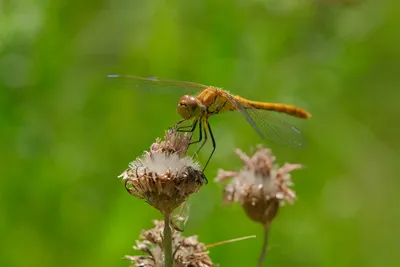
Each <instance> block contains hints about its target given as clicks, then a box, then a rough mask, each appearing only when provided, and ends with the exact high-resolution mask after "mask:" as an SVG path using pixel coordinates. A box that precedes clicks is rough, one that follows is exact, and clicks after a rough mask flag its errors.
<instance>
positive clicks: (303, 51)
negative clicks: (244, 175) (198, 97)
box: [0, 0, 400, 267]
mask: <svg viewBox="0 0 400 267" xmlns="http://www.w3.org/2000/svg"><path fill="white" fill-rule="evenodd" d="M399 18H400V3H399V2H398V1H394V0H393V1H373V0H366V1H363V0H359V1H357V0H353V1H351V0H348V1H345V0H237V1H214V0H207V1H149V0H148V1H129V0H117V1H107V0H103V1H91V0H89V1H33V0H25V1H0V127H1V130H0V149H1V156H0V157H1V158H0V175H1V180H0V188H1V191H0V237H1V250H0V266H2V267H3V266H4V267H8V266H129V262H128V261H125V260H122V257H123V256H124V255H126V254H130V255H132V254H133V253H134V252H133V251H132V249H131V246H132V245H134V243H135V239H136V238H137V237H138V236H139V234H140V231H141V229H148V228H150V227H152V223H151V220H152V219H154V218H161V217H160V214H159V213H158V212H157V211H155V210H153V209H152V208H150V207H149V206H148V205H147V204H145V203H144V202H143V201H140V200H138V199H135V198H133V197H131V196H130V195H129V194H127V193H126V191H125V189H124V187H123V185H122V184H121V183H120V181H119V180H118V179H117V176H118V175H119V174H120V173H121V172H122V171H123V170H125V169H126V168H127V166H128V163H129V162H130V161H131V160H133V159H134V158H135V157H137V156H139V155H141V153H142V152H143V150H145V149H147V148H148V146H149V145H150V144H151V143H152V142H153V141H154V139H155V138H156V137H158V136H162V135H163V133H164V130H165V129H167V128H168V127H169V126H171V125H173V124H174V123H175V122H176V121H177V120H178V119H179V116H178V114H177V112H176V104H177V100H178V99H179V97H180V94H181V92H169V93H170V94H159V93H156V94H147V93H143V92H141V91H140V90H134V89H132V88H129V85H128V86H126V84H125V85H121V83H119V82H117V81H116V80H112V81H110V80H107V79H105V76H106V75H107V74H110V73H123V74H131V75H138V76H145V77H147V76H157V77H160V78H167V79H176V80H187V81H195V82H200V83H204V84H211V85H216V86H220V87H223V88H226V89H228V90H231V91H232V92H234V93H237V94H240V95H243V96H245V97H247V98H250V99H258V100H264V101H276V102H283V103H290V104H295V105H298V106H301V107H303V108H306V109H307V110H309V111H310V112H311V113H312V114H313V117H312V119H311V120H309V121H295V123H296V125H298V126H299V127H300V128H301V129H302V130H303V131H304V134H305V136H306V137H307V139H308V142H309V144H308V147H307V149H305V150H300V151H297V150H293V149H288V148H284V147H280V146H277V145H274V144H270V143H268V142H266V145H268V146H270V147H271V148H272V149H273V151H274V153H275V154H276V156H277V158H278V162H279V163H284V162H286V161H288V162H293V163H302V164H304V165H305V166H306V167H305V168H304V169H303V170H300V171H297V172H295V173H293V180H294V182H295V187H294V189H295V191H296V193H297V195H298V201H297V202H296V203H295V205H293V206H285V207H284V208H282V209H281V211H280V214H279V216H278V217H277V219H276V220H275V221H274V223H273V225H272V229H271V236H270V242H269V243H270V251H269V255H268V257H267V262H266V264H265V266H308V267H310V266H357V265H358V266H365V267H366V266H399V262H400V260H399V258H400V256H399V251H400V250H399V249H400V227H399V226H400V208H399V207H398V204H399V202H400V197H399V195H398V193H397V190H398V188H400V179H399V169H400V168H399V165H400V164H399V163H400V161H399V159H400V153H399V149H400V140H399V137H400V127H399V115H400V103H399V102H400V88H399V86H400V30H399V29H400V20H399ZM211 123H212V125H213V129H214V135H215V137H216V139H217V142H218V147H217V151H216V153H215V156H214V158H213V159H212V161H211V163H210V165H209V167H208V169H207V171H206V175H207V177H208V178H209V179H210V181H212V179H213V177H215V176H216V173H217V170H218V169H219V168H224V169H235V168H238V167H239V166H240V161H239V159H238V158H237V156H236V155H235V153H234V149H235V148H236V147H240V148H241V149H243V150H245V151H250V150H251V148H252V147H253V148H254V146H255V145H256V144H258V143H260V142H261V141H262V140H260V138H259V137H258V136H257V134H256V133H255V132H253V130H252V129H251V127H250V126H248V125H247V123H246V121H245V120H242V119H241V118H240V115H239V114H233V113H232V114H225V115H221V116H216V117H215V118H212V119H211ZM210 149H211V147H210V144H208V146H207V148H206V149H204V150H203V153H202V154H201V155H200V160H201V161H204V160H205V159H206V157H207V155H208V153H209V151H210ZM221 190H222V187H221V185H217V184H215V183H213V182H210V183H209V184H208V185H207V186H205V187H204V188H203V189H202V190H201V191H200V192H199V193H198V194H197V195H195V196H193V197H192V200H191V218H190V220H189V222H188V224H187V226H186V230H185V234H186V235H193V234H198V235H199V236H200V240H201V241H202V242H204V243H206V244H210V243H214V242H217V241H222V240H226V239H231V238H235V237H241V236H246V235H252V234H256V235H257V236H258V238H256V239H251V240H246V241H242V242H238V243H233V244H227V245H224V246H220V247H216V248H213V249H212V250H211V257H212V258H213V260H214V261H215V262H216V263H219V264H220V266H254V265H255V263H256V261H257V257H258V254H259V250H260V247H261V243H262V240H261V239H262V238H261V236H262V228H261V227H260V226H259V225H257V224H256V223H253V222H251V221H250V220H249V219H248V218H246V217H245V216H244V212H243V211H242V210H241V208H240V207H238V206H237V205H233V206H227V207H226V206H224V205H223V204H222V203H221V195H222V194H221Z"/></svg>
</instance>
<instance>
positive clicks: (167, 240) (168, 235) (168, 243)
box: [163, 213, 174, 267]
mask: <svg viewBox="0 0 400 267" xmlns="http://www.w3.org/2000/svg"><path fill="white" fill-rule="evenodd" d="M169 222H170V214H169V213H168V214H164V239H163V245H164V263H165V265H164V266H165V267H173V266H174V262H173V254H172V232H171V226H170V225H169Z"/></svg>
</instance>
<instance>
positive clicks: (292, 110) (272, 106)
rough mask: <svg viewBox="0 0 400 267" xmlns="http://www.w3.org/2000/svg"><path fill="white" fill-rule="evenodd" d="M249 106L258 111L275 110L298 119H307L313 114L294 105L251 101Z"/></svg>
mask: <svg viewBox="0 0 400 267" xmlns="http://www.w3.org/2000/svg"><path fill="white" fill-rule="evenodd" d="M249 104H250V105H251V106H253V107H254V108H257V109H263V110H273V111H276V112H280V113H285V114H288V115H291V116H295V117H298V118H303V119H307V118H310V117H311V114H310V113H308V112H307V111H305V110H304V109H302V108H298V107H296V106H293V105H287V104H280V103H268V102H257V101H249Z"/></svg>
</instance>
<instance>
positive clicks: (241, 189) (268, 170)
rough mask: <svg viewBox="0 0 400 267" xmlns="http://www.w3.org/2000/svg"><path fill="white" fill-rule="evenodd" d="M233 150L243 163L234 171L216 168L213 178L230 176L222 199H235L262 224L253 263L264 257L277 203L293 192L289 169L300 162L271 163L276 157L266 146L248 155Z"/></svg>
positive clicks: (287, 198) (288, 199) (262, 261)
mask: <svg viewBox="0 0 400 267" xmlns="http://www.w3.org/2000/svg"><path fill="white" fill-rule="evenodd" d="M236 154H238V156H239V157H240V159H241V160H242V161H243V163H244V167H243V168H242V169H241V170H240V171H238V172H236V171H223V170H220V171H219V173H218V177H217V178H216V179H215V180H216V181H217V182H220V181H223V180H225V179H228V178H233V179H232V181H231V183H229V184H228V185H227V186H226V187H225V189H224V199H225V201H226V202H228V203H232V202H239V203H240V205H242V207H243V209H244V210H245V212H246V214H247V216H248V217H249V218H250V219H252V220H253V221H256V222H260V223H261V224H262V225H263V226H264V241H263V246H262V250H261V254H260V257H259V260H258V265H257V266H262V265H263V263H264V260H265V256H266V252H267V243H268V232H269V227H270V225H271V222H272V220H273V219H274V218H275V216H276V214H277V212H278V209H279V206H280V205H282V204H284V203H285V202H288V203H291V204H292V203H293V202H294V199H295V198H296V194H295V193H294V192H293V191H292V190H291V189H290V188H289V187H290V186H291V185H292V181H291V179H290V172H291V171H293V170H296V169H299V168H301V165H300V164H289V163H285V164H284V165H283V166H282V167H279V166H278V165H277V164H275V160H276V158H275V157H274V156H273V155H272V152H271V150H270V149H268V148H263V147H262V146H261V145H259V146H258V150H257V151H256V153H254V155H253V156H252V157H251V158H250V157H248V156H247V155H246V154H245V153H244V152H242V151H241V150H239V149H237V150H236Z"/></svg>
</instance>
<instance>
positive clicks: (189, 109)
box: [178, 95, 199, 119]
mask: <svg viewBox="0 0 400 267" xmlns="http://www.w3.org/2000/svg"><path fill="white" fill-rule="evenodd" d="M198 111H199V104H198V102H197V99H196V98H195V97H193V96H189V95H184V96H182V97H181V99H179V103H178V113H179V114H180V115H181V116H182V117H183V118H184V119H190V118H192V117H194V116H196V115H197V113H198Z"/></svg>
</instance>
